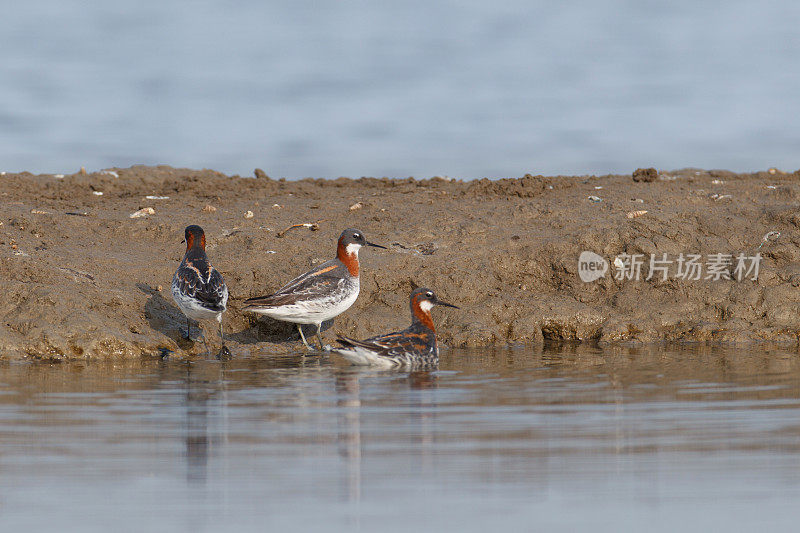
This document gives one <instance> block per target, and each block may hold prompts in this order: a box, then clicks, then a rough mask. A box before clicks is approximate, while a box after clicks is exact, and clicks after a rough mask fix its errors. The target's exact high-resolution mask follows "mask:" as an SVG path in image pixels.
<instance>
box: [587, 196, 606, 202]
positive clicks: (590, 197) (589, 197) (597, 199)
mask: <svg viewBox="0 0 800 533" xmlns="http://www.w3.org/2000/svg"><path fill="white" fill-rule="evenodd" d="M586 198H587V199H588V200H589V201H590V202H594V203H597V202H602V201H603V199H602V198H600V197H599V196H587V197H586Z"/></svg>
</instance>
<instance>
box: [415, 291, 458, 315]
mask: <svg viewBox="0 0 800 533" xmlns="http://www.w3.org/2000/svg"><path fill="white" fill-rule="evenodd" d="M410 299H411V310H412V312H413V311H414V308H415V307H418V308H420V309H421V310H423V311H426V312H427V311H430V310H431V309H432V308H433V306H434V305H444V306H447V307H454V308H455V309H458V306H456V305H453V304H449V303H447V302H443V301H441V300H440V299H439V298H437V296H436V293H435V292H433V291H432V290H430V289H426V288H425V287H420V288H419V289H414V290H413V291H412V292H411V297H410Z"/></svg>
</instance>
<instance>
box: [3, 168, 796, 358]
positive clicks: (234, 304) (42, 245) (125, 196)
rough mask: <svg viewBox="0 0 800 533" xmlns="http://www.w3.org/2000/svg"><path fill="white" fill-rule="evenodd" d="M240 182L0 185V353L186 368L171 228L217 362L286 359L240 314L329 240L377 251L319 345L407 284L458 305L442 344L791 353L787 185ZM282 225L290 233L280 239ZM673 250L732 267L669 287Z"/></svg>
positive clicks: (792, 285)
mask: <svg viewBox="0 0 800 533" xmlns="http://www.w3.org/2000/svg"><path fill="white" fill-rule="evenodd" d="M258 175H259V177H257V178H253V177H239V176H226V175H224V174H221V173H218V172H214V171H210V170H202V171H195V170H186V169H176V168H171V167H165V166H159V167H138V166H137V167H132V168H127V169H110V171H106V172H98V173H88V174H83V173H78V174H75V175H67V176H64V177H56V176H53V175H32V174H28V173H22V174H5V175H2V176H0V207H1V208H2V209H1V210H0V280H2V282H3V289H4V290H3V298H2V299H1V300H0V356H2V357H6V358H10V357H34V358H49V359H63V358H82V357H106V356H113V355H116V356H138V355H142V354H146V355H154V356H155V355H159V354H173V355H174V356H176V357H182V356H191V355H198V354H202V353H203V352H204V350H205V348H204V347H203V343H202V342H200V341H199V336H198V334H197V330H196V324H193V329H194V330H195V339H194V340H193V341H189V340H185V339H183V338H182V335H183V333H184V332H185V328H186V320H185V318H184V317H183V315H182V314H181V312H180V311H179V310H178V308H177V307H176V305H175V304H174V302H173V301H172V297H171V295H170V291H169V286H170V282H171V278H172V274H173V272H174V270H175V268H176V267H177V265H178V263H179V262H180V260H181V258H182V256H183V252H184V248H183V245H182V244H181V239H182V238H183V230H184V228H185V227H186V226H187V225H189V224H199V225H201V226H202V227H203V228H204V229H205V231H206V237H207V242H208V245H207V250H208V253H209V256H210V258H211V260H212V262H213V263H214V265H215V266H216V267H217V268H218V269H219V270H220V271H221V272H222V274H223V276H224V277H225V280H226V281H227V284H228V287H229V290H230V301H229V310H228V311H227V312H226V313H225V316H224V325H225V329H226V332H227V334H228V342H227V346H228V348H229V349H230V351H231V353H232V355H233V356H234V357H235V356H236V354H237V353H238V354H242V353H247V354H252V353H263V354H265V355H269V354H276V355H277V354H285V353H291V352H294V351H296V350H297V349H298V348H299V346H298V342H297V341H298V336H297V332H296V329H294V326H292V325H289V324H283V323H279V322H275V321H272V320H269V319H266V318H259V317H257V316H256V315H253V314H250V313H246V312H243V311H241V310H240V307H241V304H242V302H243V301H244V300H245V299H247V298H249V297H252V296H257V295H261V294H266V293H269V292H271V291H273V290H274V289H277V288H278V287H280V286H281V285H282V284H283V283H284V282H286V281H288V280H289V279H290V278H292V277H294V276H295V275H297V274H299V273H301V272H303V271H305V270H307V269H308V268H310V267H312V266H313V265H315V264H318V263H319V262H322V261H325V260H327V259H330V258H331V257H333V255H334V252H335V250H334V246H335V239H336V238H337V237H338V235H339V233H340V232H341V231H342V229H344V228H346V227H356V228H359V229H361V230H363V231H364V232H365V234H366V236H367V238H368V239H369V240H371V241H373V242H376V243H379V244H383V245H385V246H387V247H388V248H389V249H388V250H378V249H375V248H367V249H364V250H362V252H361V276H362V282H361V295H360V297H359V299H358V300H357V302H356V303H355V305H354V306H353V307H352V308H350V310H349V311H347V312H346V313H344V314H343V315H340V316H339V317H337V318H336V319H335V321H334V322H333V323H330V324H326V325H325V326H324V333H323V336H324V338H325V341H326V342H332V341H333V339H334V333H341V334H344V335H347V336H351V337H366V336H370V335H374V334H377V333H382V332H386V331H390V330H394V329H400V328H404V327H406V326H407V325H408V323H409V319H410V318H409V311H408V301H407V299H408V294H409V292H410V291H411V290H412V289H413V288H415V287H417V286H427V287H430V288H432V289H434V290H436V292H437V294H438V295H439V296H440V297H441V298H442V299H443V300H445V301H448V302H452V303H454V304H457V305H459V306H460V307H461V309H459V310H456V309H436V310H435V311H434V321H435V322H436V326H437V330H438V334H439V338H440V340H441V342H442V343H444V344H445V345H450V346H485V345H513V344H518V343H541V342H545V341H562V340H569V341H584V342H597V343H601V344H603V343H623V344H638V343H649V342H658V341H690V342H703V343H716V342H721V343H728V342H733V343H747V342H753V341H756V342H757V341H767V342H779V343H796V342H797V339H798V332H800V317H798V312H797V310H798V301H800V236H799V235H798V227H799V226H800V210H798V207H797V199H798V194H800V172H795V173H784V172H781V171H777V170H774V169H773V170H770V171H764V172H760V173H754V174H734V173H731V172H725V171H705V170H696V169H686V170H680V171H663V170H662V171H655V170H654V169H644V170H642V171H640V172H638V173H637V174H636V176H635V178H634V176H633V175H632V174H628V175H617V176H599V177H597V176H590V177H586V176H583V177H569V176H558V177H543V176H530V175H526V176H524V177H522V178H515V179H501V180H492V181H490V180H477V181H459V180H450V179H441V178H433V179H428V180H415V179H375V178H361V179H345V178H340V179H337V180H315V179H305V180H299V181H284V180H274V179H270V178H269V177H267V175H266V173H264V172H258ZM99 193H102V194H99ZM148 197H150V198H148ZM147 208H151V209H147ZM135 212H139V213H140V216H138V217H136V218H131V214H133V213H135ZM296 224H306V225H307V226H299V227H296V228H293V229H287V228H289V227H290V226H293V225H296ZM583 251H591V252H594V253H596V254H598V255H599V256H600V257H602V258H603V259H604V260H605V261H606V262H607V267H608V269H607V271H606V272H605V275H604V276H602V277H599V278H598V279H595V280H593V281H590V282H585V281H583V280H582V279H581V276H580V272H579V262H578V258H579V256H580V254H581V252H583ZM757 253H760V256H761V258H760V262H759V271H758V275H757V278H756V279H752V278H753V277H754V276H753V272H750V273H748V276H738V275H737V274H740V273H739V272H736V271H735V268H736V257H737V256H739V255H742V256H744V257H755V254H757ZM621 254H623V255H624V254H627V255H624V257H631V256H635V255H637V254H639V256H641V257H642V258H643V265H642V267H641V273H640V277H639V279H638V280H637V279H635V278H634V279H628V278H627V277H625V278H623V279H617V278H618V277H619V275H620V274H625V273H626V271H625V267H624V265H623V266H620V265H621V263H618V264H617V265H615V264H614V259H615V258H616V257H617V256H620V255H621ZM663 254H667V256H666V258H667V259H668V260H669V261H671V263H670V264H669V266H668V268H667V272H666V273H664V272H662V271H657V273H656V275H653V276H650V279H646V278H647V277H648V274H649V273H650V266H651V265H650V258H651V256H654V257H656V258H663ZM680 254H684V256H687V255H688V254H697V255H699V256H700V257H701V262H702V263H704V265H703V266H704V267H708V265H707V264H705V263H707V262H708V261H709V257H710V256H712V255H713V254H723V255H724V256H730V257H731V258H732V262H731V264H729V265H728V266H726V267H725V268H724V269H723V270H724V272H723V274H724V275H718V276H716V277H712V278H711V279H706V275H707V272H710V271H709V270H708V268H706V269H705V270H703V271H702V273H701V275H700V279H686V278H685V277H679V276H678V275H677V272H676V259H677V258H678V256H679V255H680ZM718 270H719V269H718ZM654 272H656V271H654ZM627 273H628V274H630V271H628V272H627ZM665 277H666V279H664V278H665ZM717 278H718V279H717ZM727 278H731V279H727ZM214 326H215V324H209V325H207V333H208V338H209V341H210V343H211V344H212V345H213V346H212V351H216V350H217V349H218V348H219V339H218V337H217V336H216V334H215V330H214ZM309 331H310V330H309Z"/></svg>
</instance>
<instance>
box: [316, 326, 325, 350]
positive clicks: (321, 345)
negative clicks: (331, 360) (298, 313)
mask: <svg viewBox="0 0 800 533" xmlns="http://www.w3.org/2000/svg"><path fill="white" fill-rule="evenodd" d="M321 327H322V324H317V340H318V341H319V349H320V350H325V346H324V345H323V344H322V335H320V333H319V331H320V328H321Z"/></svg>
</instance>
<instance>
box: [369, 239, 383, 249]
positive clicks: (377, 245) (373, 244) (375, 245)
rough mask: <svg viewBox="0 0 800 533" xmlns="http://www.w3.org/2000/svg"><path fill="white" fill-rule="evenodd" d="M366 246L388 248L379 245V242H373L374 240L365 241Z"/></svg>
mask: <svg viewBox="0 0 800 533" xmlns="http://www.w3.org/2000/svg"><path fill="white" fill-rule="evenodd" d="M367 246H374V247H375V248H383V249H384V250H388V248H386V247H385V246H381V245H380V244H375V243H374V242H369V241H367Z"/></svg>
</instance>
